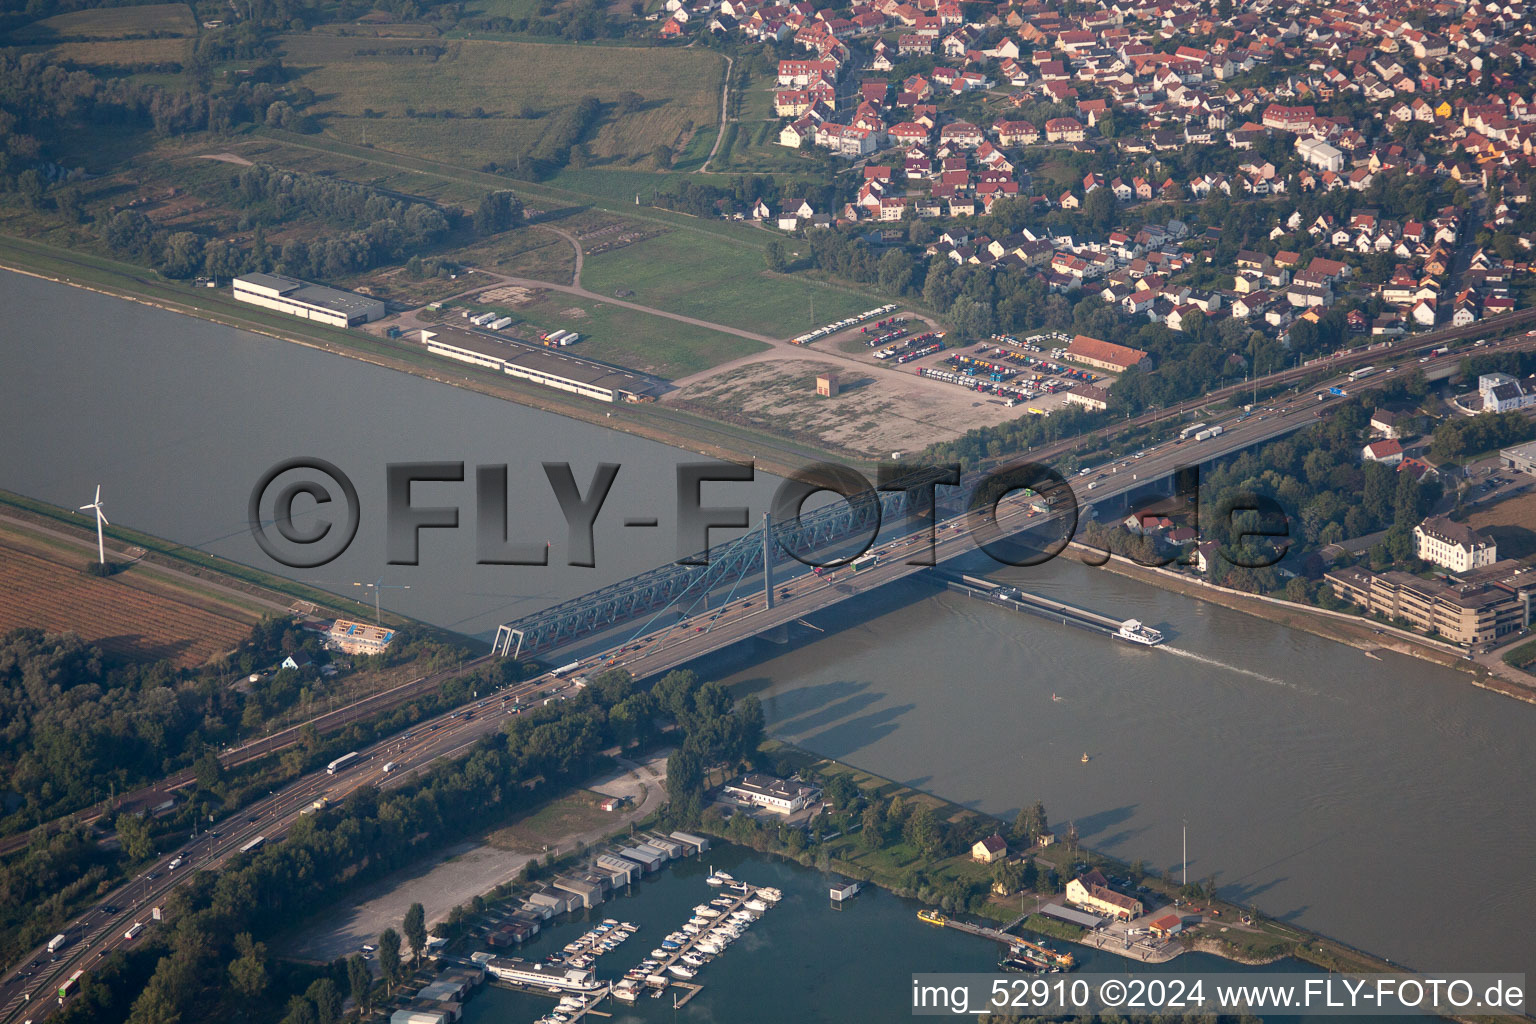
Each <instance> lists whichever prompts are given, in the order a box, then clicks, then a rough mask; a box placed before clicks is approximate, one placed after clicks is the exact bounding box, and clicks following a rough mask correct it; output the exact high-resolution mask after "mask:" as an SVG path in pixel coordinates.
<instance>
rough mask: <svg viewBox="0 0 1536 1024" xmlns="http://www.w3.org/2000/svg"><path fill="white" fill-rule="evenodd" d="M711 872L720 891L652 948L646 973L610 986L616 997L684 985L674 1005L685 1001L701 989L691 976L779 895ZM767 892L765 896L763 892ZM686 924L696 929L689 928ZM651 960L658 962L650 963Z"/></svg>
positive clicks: (629, 997)
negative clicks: (679, 928)
mask: <svg viewBox="0 0 1536 1024" xmlns="http://www.w3.org/2000/svg"><path fill="white" fill-rule="evenodd" d="M710 878H711V884H712V885H713V886H715V887H717V888H718V889H719V891H720V895H719V896H716V897H715V900H712V901H711V902H710V903H708V904H700V905H699V906H697V907H694V917H693V919H692V920H690V921H689V922H688V923H687V924H686V925H685V926H684V928H683V929H682V930H680V931H677V932H673V933H672V934H671V935H669V936H667V938H666V939H664V940H662V944H661V946H660V947H659V948H658V949H656V950H652V957H651V960H649V961H647V963H646V966H647V967H648V971H647V973H646V974H645V976H644V978H643V979H642V978H641V977H640V976H639V972H637V971H631V972H630V973H629V974H627V975H626V976H625V980H624V981H621V982H619V983H618V984H617V985H614V986H612V990H611V994H612V995H613V996H614V998H616V999H621V1000H624V1001H627V1002H633V1001H634V1000H635V999H637V998H638V996H639V994H640V992H641V991H642V990H644V989H649V990H650V992H651V994H652V995H654V996H660V995H661V994H662V993H664V992H665V991H666V990H667V989H668V988H678V989H682V990H684V994H683V995H682V996H681V997H680V998H679V997H678V995H677V994H676V993H674V994H673V1005H674V1006H677V1007H680V1006H682V1005H684V1004H685V1003H687V1002H688V1000H690V999H692V998H693V997H694V996H696V995H698V994H699V992H700V991H702V990H703V986H702V985H700V984H698V983H695V982H692V981H691V979H692V978H693V976H694V974H696V973H697V972H698V971H700V970H702V969H703V967H704V966H705V965H706V964H707V963H708V962H709V961H711V960H713V959H714V958H715V957H717V956H720V955H721V954H722V953H724V951H725V950H724V945H725V944H726V943H728V942H730V941H732V940H733V939H734V937H735V936H736V935H737V934H739V933H740V931H741V929H744V928H746V927H747V925H748V924H750V923H751V921H754V920H756V917H757V916H759V915H761V914H763V913H764V912H766V911H767V909H768V908H769V907H770V906H772V904H773V903H774V902H776V901H777V900H778V899H779V893H778V890H776V889H771V888H769V887H760V886H754V885H749V884H747V883H746V882H738V881H736V880H735V879H731V878H730V877H729V876H726V875H716V874H714V873H713V872H712V873H711V875H710ZM720 879H726V880H724V881H721V880H720ZM765 892H766V893H767V895H766V896H764V895H763V894H764V893H765ZM716 901H718V903H717V902H716ZM688 928H692V929H694V930H693V931H691V932H689V931H687V929H688ZM727 932H728V934H727ZM722 936H724V938H722ZM668 945H675V946H676V948H675V949H668V948H667V946H668ZM658 954H659V955H658ZM651 964H654V966H649V965H651ZM679 972H681V973H679Z"/></svg>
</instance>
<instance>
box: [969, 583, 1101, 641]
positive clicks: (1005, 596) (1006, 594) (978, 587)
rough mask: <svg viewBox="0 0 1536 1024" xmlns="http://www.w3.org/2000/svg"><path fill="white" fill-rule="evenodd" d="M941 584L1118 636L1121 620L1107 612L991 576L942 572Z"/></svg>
mask: <svg viewBox="0 0 1536 1024" xmlns="http://www.w3.org/2000/svg"><path fill="white" fill-rule="evenodd" d="M943 576H944V582H945V585H946V586H948V588H949V589H950V590H953V591H956V592H957V593H961V594H965V595H967V596H969V597H975V598H980V599H982V600H986V601H995V602H996V603H998V604H1002V605H1007V606H1008V607H1010V608H1013V609H1016V610H1018V611H1021V612H1029V613H1030V614H1032V615H1039V616H1041V617H1042V618H1047V619H1053V620H1055V621H1057V622H1061V623H1063V624H1065V625H1068V626H1077V627H1079V628H1081V629H1089V630H1092V631H1093V632H1095V633H1102V634H1105V635H1107V636H1113V637H1118V636H1119V635H1120V626H1121V622H1122V620H1120V619H1112V618H1110V617H1109V616H1108V615H1100V614H1099V613H1098V612H1093V611H1089V610H1088V609H1086V608H1078V607H1076V606H1075V605H1070V604H1066V603H1064V602H1062V601H1053V600H1051V599H1050V598H1046V597H1040V596H1039V595H1037V594H1029V593H1026V592H1024V591H1022V590H1020V589H1019V588H1017V587H1010V586H1006V585H1004V584H1002V583H995V582H993V581H992V580H989V579H985V578H983V577H980V576H966V575H950V574H948V573H945V574H943Z"/></svg>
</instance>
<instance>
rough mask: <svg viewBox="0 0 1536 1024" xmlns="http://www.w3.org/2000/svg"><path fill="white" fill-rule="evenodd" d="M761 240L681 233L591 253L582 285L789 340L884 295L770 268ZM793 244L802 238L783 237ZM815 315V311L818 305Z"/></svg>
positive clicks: (765, 238) (866, 306)
mask: <svg viewBox="0 0 1536 1024" xmlns="http://www.w3.org/2000/svg"><path fill="white" fill-rule="evenodd" d="M762 236H763V240H762V242H761V243H757V244H753V243H751V242H747V241H736V240H734V239H731V238H724V237H715V236H712V235H705V234H703V233H700V232H693V231H673V232H669V233H667V234H665V235H661V236H659V237H656V238H652V239H648V240H647V241H644V242H639V243H636V244H635V245H631V246H626V247H625V248H623V249H619V250H616V251H614V252H608V253H599V254H597V255H595V256H592V257H589V258H588V259H587V260H586V262H585V264H584V266H583V267H582V272H581V283H582V284H583V285H584V286H586V287H587V288H590V289H591V290H592V291H594V292H597V293H599V294H602V295H612V294H615V293H616V292H617V291H619V290H624V291H629V292H633V295H630V296H626V297H627V298H629V299H630V301H632V302H638V303H641V304H643V305H647V306H655V307H656V308H658V309H665V310H668V311H669V312H673V313H683V314H686V315H688V316H696V317H699V318H701V319H704V320H712V321H715V322H716V323H723V324H729V325H730V326H732V327H737V328H741V329H742V330H748V331H755V332H757V333H759V334H767V335H771V336H773V337H780V338H788V337H792V336H794V335H796V334H799V333H800V332H802V331H806V330H809V329H810V328H812V327H814V326H817V325H819V324H824V323H827V322H828V321H831V320H839V319H841V318H843V317H845V316H851V315H853V314H855V313H861V312H863V311H864V310H866V309H869V308H870V307H872V306H877V305H879V304H880V302H881V300H879V299H876V298H874V297H872V296H869V295H860V294H857V293H854V292H847V291H842V290H841V289H836V288H826V287H820V286H818V285H816V284H814V283H811V282H808V281H805V280H802V279H799V278H793V277H786V276H784V275H780V274H773V273H770V272H769V270H768V269H767V265H766V264H765V263H764V261H763V246H764V245H765V244H766V243H767V242H768V240H769V239H770V238H771V237H774V236H773V235H770V234H769V233H768V232H766V231H765V232H762ZM782 240H783V241H784V242H785V245H786V247H789V248H791V251H792V250H793V246H794V245H795V244H796V243H795V241H794V239H782ZM813 305H814V307H815V315H814V317H813V316H812V306H813Z"/></svg>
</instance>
